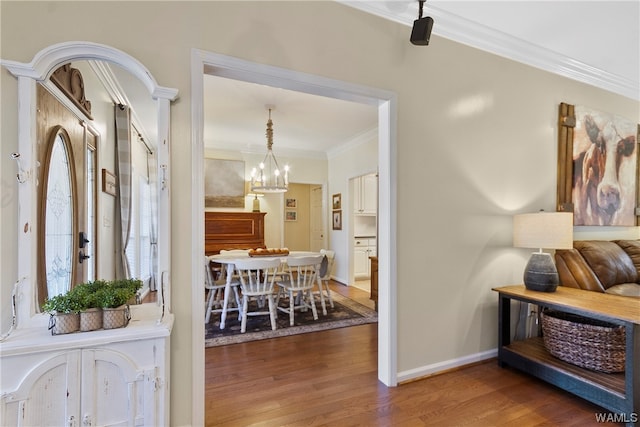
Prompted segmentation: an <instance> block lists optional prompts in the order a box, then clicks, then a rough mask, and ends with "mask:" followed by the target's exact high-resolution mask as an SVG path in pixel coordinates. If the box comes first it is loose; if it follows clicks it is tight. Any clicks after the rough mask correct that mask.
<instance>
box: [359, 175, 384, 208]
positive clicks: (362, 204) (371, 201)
mask: <svg viewBox="0 0 640 427" xmlns="http://www.w3.org/2000/svg"><path fill="white" fill-rule="evenodd" d="M353 212H354V214H356V215H362V214H367V215H376V213H377V212H378V177H377V176H376V174H369V175H363V176H359V177H357V178H354V179H353Z"/></svg>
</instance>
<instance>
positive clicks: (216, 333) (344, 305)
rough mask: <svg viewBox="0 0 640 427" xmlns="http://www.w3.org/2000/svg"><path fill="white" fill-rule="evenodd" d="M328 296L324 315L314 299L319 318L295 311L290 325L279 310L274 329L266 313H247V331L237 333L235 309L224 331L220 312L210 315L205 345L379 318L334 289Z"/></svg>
mask: <svg viewBox="0 0 640 427" xmlns="http://www.w3.org/2000/svg"><path fill="white" fill-rule="evenodd" d="M331 298H332V299H333V305H334V308H331V307H330V306H329V301H326V300H325V302H326V303H327V315H326V316H324V315H323V314H322V306H321V305H320V302H319V301H316V307H317V309H318V320H313V313H312V312H311V310H307V311H306V312H301V311H296V314H295V325H294V326H289V314H288V313H283V312H281V311H279V312H278V319H277V320H276V322H277V328H276V330H275V331H272V330H271V322H270V320H269V316H268V315H265V316H254V317H251V316H249V317H248V318H247V331H246V332H245V333H244V334H242V333H240V321H239V320H238V313H237V312H235V311H232V312H230V313H228V314H227V322H226V325H225V328H224V329H223V330H220V314H218V313H216V314H213V315H212V316H211V320H210V321H209V324H207V325H205V347H217V346H221V345H227V344H237V343H242V342H248V341H256V340H264V339H269V338H276V337H284V336H289V335H296V334H304V333H308V332H315V331H323V330H326V329H336V328H344V327H346V326H354V325H362V324H365V323H375V322H377V321H378V313H376V311H375V310H372V309H370V308H369V307H365V306H364V305H362V304H360V303H357V302H355V301H353V300H351V299H349V298H345V297H343V296H342V295H340V294H338V293H336V292H333V291H331ZM286 304H288V300H286V299H280V305H281V306H286Z"/></svg>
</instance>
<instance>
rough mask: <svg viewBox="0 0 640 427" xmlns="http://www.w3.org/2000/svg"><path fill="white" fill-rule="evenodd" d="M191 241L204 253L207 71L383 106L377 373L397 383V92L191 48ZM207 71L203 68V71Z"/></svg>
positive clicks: (198, 319) (196, 363)
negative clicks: (204, 113) (205, 89)
mask: <svg viewBox="0 0 640 427" xmlns="http://www.w3.org/2000/svg"><path fill="white" fill-rule="evenodd" d="M191 65H192V67H191V69H192V76H191V79H192V86H191V88H192V94H191V95H192V159H191V161H192V171H193V186H192V199H193V203H192V235H193V236H194V237H195V236H199V238H194V239H193V240H192V241H193V243H192V250H193V253H194V254H197V253H204V238H203V236H204V229H203V228H204V224H203V221H202V220H201V219H202V212H203V211H204V183H203V158H204V143H203V133H204V120H203V108H204V107H203V105H204V100H203V96H204V93H203V80H204V73H206V74H210V75H216V76H220V77H226V78H231V79H235V80H240V81H245V82H252V83H258V84H262V85H270V86H273V87H278V88H283V89H288V90H293V91H298V92H304V93H309V94H314V95H320V96H325V97H332V98H337V99H343V100H348V101H353V102H359V103H363V104H368V105H374V106H376V107H377V109H378V141H379V142H378V144H379V149H378V164H379V171H378V175H379V200H380V206H381V209H380V210H379V221H378V222H379V233H378V240H379V242H380V243H379V247H380V249H379V253H378V257H379V258H380V267H379V287H380V289H379V295H380V304H379V312H378V378H379V380H380V381H381V382H383V383H384V384H385V385H387V386H395V385H397V367H396V360H397V356H396V347H397V342H396V338H395V335H396V334H395V333H392V331H395V330H396V309H395V301H396V296H395V285H394V284H395V282H396V280H395V278H396V271H395V265H396V262H395V261H396V249H395V246H396V245H395V217H396V213H395V210H396V209H395V196H393V195H394V194H395V186H396V178H395V176H396V171H395V150H394V149H393V146H394V145H395V116H396V113H395V111H396V97H395V94H394V93H392V92H388V91H384V90H380V89H375V88H371V87H365V86H360V85H354V84H349V83H345V82H341V81H337V80H332V79H327V78H324V77H320V76H315V75H310V74H306V73H299V72H293V71H291V70H286V69H282V68H278V67H271V66H265V65H263V64H257V63H252V62H248V61H244V60H240V59H237V58H232V57H228V56H225V55H219V54H214V53H210V52H205V51H200V50H195V49H194V50H193V51H192V64H191ZM203 70H204V73H203ZM195 258H197V257H194V261H193V263H192V279H193V283H194V286H195V284H200V283H203V280H204V278H203V272H202V268H201V263H200V262H198V260H197V259H195ZM200 296H201V293H200V292H195V291H194V292H192V299H193V301H192V310H193V322H192V333H193V336H192V345H193V349H194V351H193V352H192V354H193V363H192V366H193V376H192V378H193V394H192V397H193V422H194V423H195V424H198V422H199V421H201V420H203V414H204V408H203V405H204V375H203V372H204V351H203V350H202V351H200V350H197V349H204V323H203V322H202V319H203V318H204V306H203V304H201V298H200Z"/></svg>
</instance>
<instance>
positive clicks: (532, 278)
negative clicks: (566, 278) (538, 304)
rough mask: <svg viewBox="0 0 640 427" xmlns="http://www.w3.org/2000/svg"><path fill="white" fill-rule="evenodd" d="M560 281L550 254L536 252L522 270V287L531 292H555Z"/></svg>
mask: <svg viewBox="0 0 640 427" xmlns="http://www.w3.org/2000/svg"><path fill="white" fill-rule="evenodd" d="M559 283H560V279H559V278H558V270H556V265H555V264H554V263H553V259H552V258H551V255H550V254H547V253H544V252H536V253H533V254H531V258H530V259H529V262H528V263H527V266H526V267H525V269H524V286H525V287H526V288H527V289H529V290H532V291H539V292H555V290H556V288H557V287H558V284H559Z"/></svg>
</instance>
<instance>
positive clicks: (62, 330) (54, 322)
mask: <svg viewBox="0 0 640 427" xmlns="http://www.w3.org/2000/svg"><path fill="white" fill-rule="evenodd" d="M49 329H50V330H51V335H62V334H70V333H72V332H78V331H79V330H80V315H79V314H78V313H55V314H52V315H51V317H50V318H49Z"/></svg>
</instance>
